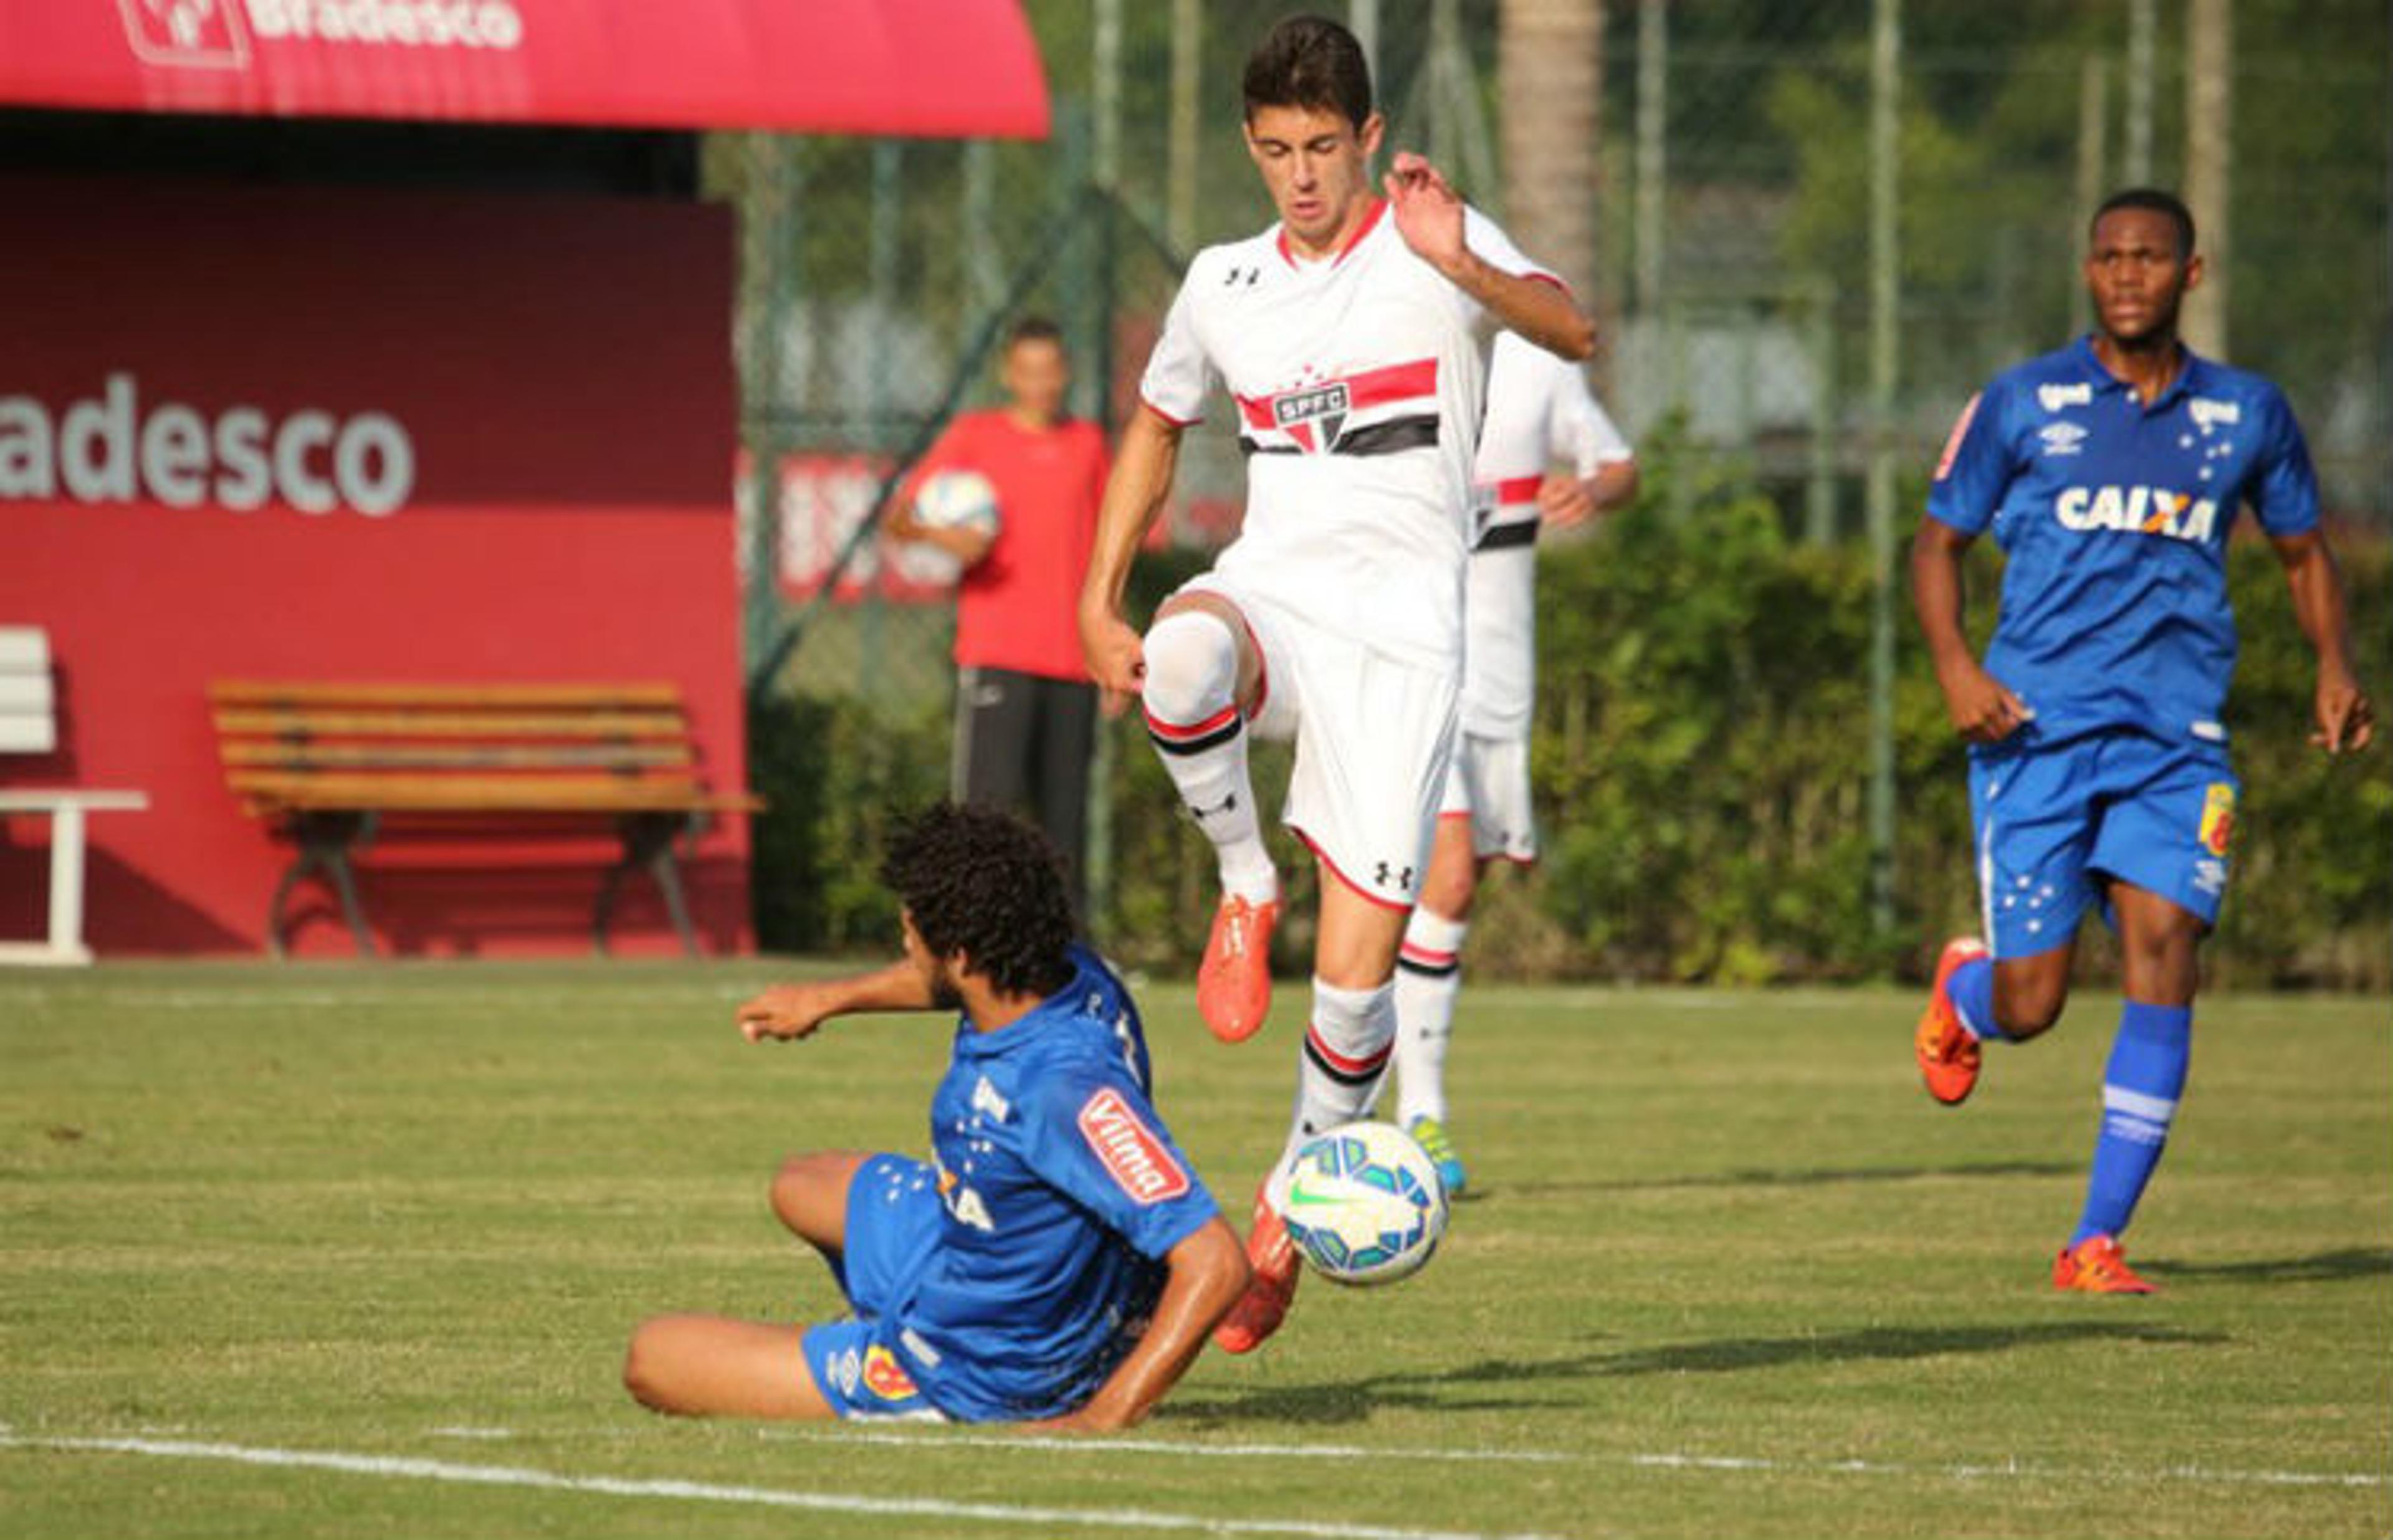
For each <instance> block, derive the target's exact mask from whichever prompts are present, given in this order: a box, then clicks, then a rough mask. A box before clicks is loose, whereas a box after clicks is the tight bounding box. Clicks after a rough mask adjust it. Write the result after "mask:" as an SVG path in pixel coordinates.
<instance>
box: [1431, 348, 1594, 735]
mask: <svg viewBox="0 0 2393 1540" xmlns="http://www.w3.org/2000/svg"><path fill="white" fill-rule="evenodd" d="M1629 458H1630V454H1629V450H1628V440H1627V439H1625V438H1623V437H1621V436H1620V430H1619V429H1618V428H1616V427H1615V426H1613V425H1612V419H1611V418H1609V417H1607V416H1605V415H1604V412H1603V408H1602V407H1601V406H1599V405H1597V404H1596V399H1595V397H1594V395H1593V394H1592V393H1591V392H1589V389H1588V387H1587V376H1586V375H1585V374H1583V373H1581V372H1579V368H1578V366H1577V365H1576V364H1574V363H1571V362H1568V361H1567V360H1565V359H1558V358H1556V357H1554V356H1553V355H1552V354H1551V353H1549V352H1547V351H1546V350H1545V349H1544V348H1542V347H1539V346H1536V344H1535V343H1532V342H1528V341H1526V340H1524V339H1523V338H1521V337H1517V336H1514V335H1513V334H1512V333H1509V332H1508V333H1503V334H1502V335H1500V336H1498V337H1497V339H1496V347H1495V352H1494V355H1493V358H1492V359H1491V360H1490V362H1489V364H1488V367H1487V420H1486V424H1485V425H1484V427H1482V428H1481V430H1480V434H1479V459H1478V462H1477V463H1476V465H1475V466H1474V468H1473V469H1474V475H1473V476H1472V479H1473V481H1474V482H1475V484H1476V485H1475V489H1474V490H1475V494H1476V500H1477V504H1476V505H1477V515H1478V521H1477V529H1476V538H1475V539H1474V541H1473V542H1472V545H1471V586H1470V599H1469V614H1470V643H1469V649H1470V650H1469V654H1468V662H1467V664H1466V665H1465V668H1464V671H1463V684H1462V726H1463V730H1464V731H1465V732H1470V733H1476V734H1479V735H1481V736H1482V737H1510V736H1512V735H1514V734H1518V733H1524V732H1526V731H1528V728H1529V711H1530V707H1531V705H1532V703H1533V701H1534V700H1535V698H1536V683H1537V672H1536V671H1537V636H1536V610H1537V517H1538V515H1537V487H1538V485H1539V483H1541V482H1543V481H1544V479H1545V476H1546V467H1547V466H1549V465H1551V464H1553V463H1555V462H1557V461H1560V462H1562V463H1564V464H1567V465H1571V466H1573V467H1575V468H1576V474H1577V475H1578V476H1580V477H1581V478H1582V479H1584V478H1585V477H1588V476H1593V475H1594V474H1595V473H1596V470H1597V469H1598V468H1599V467H1600V466H1603V465H1609V464H1615V463H1618V462H1620V461H1623V460H1627V459H1629Z"/></svg>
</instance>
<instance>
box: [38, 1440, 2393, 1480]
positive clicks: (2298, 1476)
mask: <svg viewBox="0 0 2393 1540" xmlns="http://www.w3.org/2000/svg"><path fill="white" fill-rule="evenodd" d="M180 1431H182V1430H181V1429H146V1430H145V1432H146V1433H148V1434H150V1435H151V1440H150V1442H156V1438H157V1436H160V1435H163V1434H165V1433H169V1432H180ZM426 1433H427V1436H429V1437H432V1438H443V1439H470V1440H475V1441H479V1442H504V1441H507V1440H511V1439H518V1438H528V1439H539V1438H543V1437H546V1436H548V1435H546V1434H545V1433H539V1432H534V1433H519V1432H517V1431H516V1430H514V1429H506V1428H485V1427H460V1426H448V1427H441V1428H434V1429H427V1430H426ZM755 1433H756V1437H757V1438H758V1439H759V1440H762V1441H769V1442H790V1443H824V1444H867V1445H877V1446H883V1447H890V1448H901V1449H904V1448H911V1449H921V1448H922V1447H924V1446H925V1445H930V1446H953V1447H956V1448H961V1449H998V1450H1007V1451H1012V1452H1015V1453H1021V1454H1040V1455H1066V1456H1070V1455H1100V1456H1105V1455H1116V1456H1118V1455H1164V1456H1169V1457H1171V1458H1182V1459H1211V1460H1251V1461H1266V1460H1346V1461H1356V1460H1365V1459H1378V1460H1391V1459H1392V1460H1397V1461H1401V1462H1403V1463H1405V1464H1408V1465H1410V1464H1452V1465H1483V1466H1501V1465H1528V1466H1621V1467H1627V1468H1630V1469H1637V1470H1698V1471H1718V1472H1731V1473H1733V1472H1749V1473H1753V1474H1759V1475H1782V1476H1876V1477H1911V1478H1914V1479H1923V1480H1931V1481H2044V1482H2053V1481H2102V1482H2115V1481H2177V1482H2185V1483H2190V1484H2195V1485H2210V1486H2282V1487H2347V1488H2353V1489H2365V1490H2381V1489H2385V1488H2388V1487H2393V1474H2388V1473H2386V1472H2382V1471H2337V1470H2247V1469H2240V1468H2231V1467H2218V1466H2206V1465H2193V1464H2187V1465H2171V1466H2162V1467H2158V1468H2123V1467H2110V1468H2080V1467H2074V1466H2054V1465H2035V1464H2025V1463H2021V1462H2020V1461H2018V1460H2006V1461H2003V1462H2001V1463H1999V1464H1953V1465H1908V1464H1903V1463H1902V1462H1899V1461H1893V1460H1863V1459H1848V1460H1780V1459H1770V1458H1766V1457H1763V1456H1759V1455H1692V1454H1684V1453H1676V1454H1652V1453H1638V1452H1635V1451H1630V1452H1628V1453H1622V1454H1605V1453H1600V1452H1565V1451H1563V1450H1550V1449H1452V1448H1445V1449H1393V1448H1384V1447H1374V1446H1371V1445H1367V1444H1346V1443H1303V1444H1280V1443H1196V1442H1185V1441H1174V1440H1170V1439H1149V1438H1137V1437H1131V1438H1118V1439H1105V1438H1031V1437H1025V1436H1022V1435H1018V1434H1005V1433H967V1432H959V1431H946V1430H938V1429H927V1428H926V1429H919V1430H917V1431H915V1432H910V1433H900V1432H888V1431H883V1430H879V1429H870V1428H857V1427H848V1426H843V1427H839V1428H824V1429H809V1428H785V1427H765V1428H759V1429H755ZM566 1436H569V1437H570V1438H571V1439H572V1441H573V1442H576V1443H582V1444H586V1443H590V1442H602V1441H605V1440H607V1439H608V1438H609V1437H610V1436H615V1437H621V1438H623V1439H627V1440H628V1439H633V1438H645V1437H646V1436H647V1434H646V1433H645V1431H644V1430H640V1429H582V1430H581V1431H579V1432H575V1433H572V1434H570V1435H566ZM9 1442H27V1443H30V1442H42V1441H39V1440H36V1439H33V1438H31V1437H30V1436H24V1435H14V1434H12V1433H11V1432H10V1431H9V1430H8V1429H7V1428H6V1427H0V1447H5V1446H6V1445H7V1444H8V1443H9Z"/></svg>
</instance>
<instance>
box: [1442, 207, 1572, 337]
mask: <svg viewBox="0 0 2393 1540" xmlns="http://www.w3.org/2000/svg"><path fill="white" fill-rule="evenodd" d="M1462 243H1463V244H1464V245H1466V246H1468V247H1470V248H1471V255H1473V256H1475V257H1477V258H1479V260H1480V261H1482V262H1484V263H1486V264H1487V265H1488V266H1489V267H1491V268H1495V269H1496V270H1497V271H1498V272H1505V273H1510V274H1511V275H1512V276H1513V277H1514V278H1534V279H1539V280H1542V281H1545V282H1548V283H1550V284H1552V285H1554V287H1556V288H1558V289H1561V290H1562V291H1563V293H1565V294H1567V293H1569V292H1570V285H1569V284H1567V283H1564V282H1563V281H1562V280H1561V279H1560V278H1559V277H1557V276H1556V275H1555V274H1554V273H1553V272H1552V271H1551V270H1550V269H1549V268H1545V267H1542V266H1540V265H1539V264H1537V263H1536V262H1532V261H1531V260H1529V258H1528V256H1527V254H1524V253H1523V251H1522V250H1521V248H1520V247H1518V246H1516V245H1514V244H1512V238H1511V237H1510V236H1509V235H1506V234H1505V233H1504V231H1503V228H1502V227H1501V226H1499V225H1497V223H1496V221H1495V220H1493V219H1490V218H1488V217H1487V216H1486V215H1484V214H1482V213H1480V212H1479V211H1478V210H1477V209H1475V208H1472V207H1471V205H1470V204H1468V203H1465V204H1464V205H1463V206H1462ZM1466 297H1467V296H1466ZM1468 303H1469V304H1470V305H1471V307H1472V308H1473V309H1474V310H1477V311H1478V312H1479V323H1480V325H1481V326H1482V327H1486V326H1489V325H1492V324H1493V323H1494V319H1495V318H1493V317H1492V316H1489V315H1488V314H1487V312H1486V310H1485V308H1484V307H1482V306H1480V305H1479V303H1478V302H1477V301H1476V300H1469V301H1468Z"/></svg>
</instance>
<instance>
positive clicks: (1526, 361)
mask: <svg viewBox="0 0 2393 1540" xmlns="http://www.w3.org/2000/svg"><path fill="white" fill-rule="evenodd" d="M1557 463H1560V464H1566V465H1568V466H1570V467H1571V469H1570V471H1569V472H1568V473H1567V474H1562V473H1557V474H1553V475H1549V474H1548V470H1549V468H1550V467H1551V466H1553V465H1555V464H1557ZM1475 471H1476V476H1477V481H1478V486H1477V489H1476V491H1477V498H1478V501H1477V504H1476V508H1475V511H1474V529H1473V531H1472V539H1471V577H1470V587H1469V600H1468V604H1467V615H1468V626H1467V632H1466V634H1467V637H1468V643H1467V646H1466V648H1465V653H1464V666H1463V675H1462V737H1461V740H1460V741H1459V742H1458V744H1457V745H1456V746H1455V750H1454V759H1453V762H1452V763H1450V764H1449V765H1448V766H1447V769H1446V773H1445V802H1444V803H1443V804H1442V805H1441V806H1440V808H1439V810H1438V820H1437V835H1436V838H1435V840H1434V842H1432V845H1431V847H1430V857H1429V874H1428V875H1427V876H1426V877H1425V878H1424V879H1423V880H1422V881H1421V888H1420V901H1419V903H1418V904H1417V905H1416V906H1415V907H1414V908H1413V915H1412V919H1411V920H1410V921H1408V922H1407V923H1406V927H1405V941H1404V950H1403V952H1402V953H1401V954H1400V955H1399V956H1398V958H1397V959H1396V1050H1395V1067H1396V1091H1397V1102H1396V1118H1397V1121H1398V1122H1400V1123H1402V1124H1403V1125H1404V1127H1405V1129H1406V1131H1408V1132H1409V1133H1411V1135H1412V1136H1413V1138H1414V1139H1416V1140H1418V1141H1419V1142H1420V1146H1421V1148H1422V1149H1424V1150H1426V1151H1428V1152H1429V1155H1430V1158H1431V1159H1432V1160H1433V1161H1435V1162H1436V1163H1437V1174H1438V1176H1439V1177H1440V1178H1441V1179H1442V1180H1443V1181H1445V1190H1446V1192H1447V1193H1448V1194H1458V1193H1460V1192H1461V1191H1463V1189H1464V1187H1465V1186H1466V1185H1467V1184H1468V1182H1469V1181H1470V1175H1469V1172H1468V1170H1467V1168H1465V1167H1464V1166H1463V1164H1462V1157H1461V1156H1460V1155H1458V1154H1457V1153H1456V1152H1455V1148H1454V1140H1453V1137H1452V1135H1451V1134H1450V1133H1449V1132H1448V1130H1447V1129H1446V1121H1447V1119H1446V1106H1445V1051H1446V1044H1447V1041H1448V1039H1449V1036H1450V1034H1451V1033H1452V1031H1453V1026H1454V1002H1455V996H1456V994H1457V993H1458V990H1459V989H1460V988H1461V985H1462V961H1461V958H1462V939H1463V937H1464V935H1466V934H1467V933H1469V931H1470V928H1471V900H1472V898H1473V897H1474V896H1476V894H1477V893H1478V888H1479V880H1480V878H1481V877H1482V876H1483V875H1484V873H1485V871H1486V869H1487V867H1488V864H1489V863H1490V862H1494V861H1498V860H1502V861H1510V862H1513V863H1515V864H1517V865H1521V866H1527V865H1529V864H1530V863H1532V862H1534V861H1535V860H1536V858H1537V830H1536V820H1535V819H1534V818H1533V817H1532V816H1530V810H1529V717H1530V708H1531V706H1532V704H1533V703H1534V701H1535V698H1536V677H1537V633H1536V625H1537V529H1538V527H1539V526H1540V525H1541V524H1551V525H1552V526H1554V527H1555V528H1556V529H1569V528H1571V527H1572V526H1574V525H1578V524H1582V523H1584V522H1585V521H1586V520H1588V519H1589V518H1590V517H1592V516H1595V515H1596V514H1598V513H1602V512H1604V511H1606V510H1609V509H1612V508H1616V507H1619V506H1620V505H1621V504H1622V503H1624V502H1628V500H1629V499H1630V498H1632V497H1634V496H1636V495H1637V461H1636V459H1635V457H1634V456H1632V455H1631V454H1630V452H1629V449H1628V440H1627V439H1625V438H1623V437H1621V436H1620V430H1619V429H1618V428H1616V427H1615V426H1613V424H1612V419H1611V418H1610V417H1608V416H1606V415H1605V414H1604V411H1603V408H1602V407H1601V406H1599V405H1597V404H1596V399H1595V396H1594V394H1593V393H1592V392H1591V391H1589V389H1588V386H1587V376H1586V375H1585V374H1583V373H1581V372H1579V370H1578V368H1577V367H1576V365H1573V364H1570V363H1566V362H1564V361H1563V359H1558V358H1556V357H1555V356H1554V355H1552V354H1551V353H1549V352H1547V351H1546V350H1545V349H1544V348H1542V347H1537V346H1532V345H1531V344H1530V343H1528V342H1526V341H1524V340H1523V339H1522V338H1521V337H1519V336H1516V335H1514V334H1512V333H1505V334H1504V335H1502V336H1500V337H1497V339H1496V347H1495V351H1494V354H1493V356H1492V358H1491V359H1490V361H1489V363H1488V366H1487V418H1486V422H1485V424H1484V426H1483V427H1482V428H1481V429H1480V433H1479V459H1478V463H1477V465H1476V467H1475Z"/></svg>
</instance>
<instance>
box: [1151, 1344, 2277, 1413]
mask: <svg viewBox="0 0 2393 1540" xmlns="http://www.w3.org/2000/svg"><path fill="white" fill-rule="evenodd" d="M2229 1340H2230V1338H2228V1337H2226V1336H2225V1335H2223V1334H2221V1333H2217V1332H2190V1331H2186V1330H2183V1329H2181V1328H2179V1327H2176V1326H2165V1325H2149V1324H2145V1323H2140V1322H2135V1321H2053V1322H2038V1323H2034V1324H2032V1325H2015V1326H1985V1325H1970V1326H1956V1327H1909V1326H1871V1327H1867V1328H1864V1329H1863V1330H1860V1331H1849V1332H1835V1333H1830V1334H1827V1335H1824V1336H1817V1337H1727V1338H1720V1339H1718V1340H1716V1341H1710V1342H1687V1343H1680V1344H1678V1345H1676V1346H1673V1347H1666V1348H1641V1349H1638V1350H1635V1351H1623V1352H1593V1353H1573V1354H1569V1355H1567V1356H1563V1357H1559V1358H1548V1359H1520V1358H1491V1359H1484V1360H1482V1361H1480V1362H1479V1363H1476V1364H1466V1365H1464V1366H1462V1367H1460V1368H1456V1369H1445V1370H1440V1371H1437V1372H1434V1373H1423V1374H1389V1375H1376V1376H1372V1377H1366V1378H1362V1379H1352V1380H1344V1381H1340V1382H1339V1383H1337V1384H1323V1385H1285V1386H1273V1387H1270V1388H1268V1389H1262V1390H1249V1391H1247V1392H1246V1393H1244V1394H1236V1395H1226V1396H1218V1397H1208V1396H1206V1395H1205V1394H1204V1392H1202V1391H1192V1392H1189V1393H1187V1394H1186V1395H1184V1396H1183V1398H1181V1399H1179V1400H1175V1401H1172V1402H1170V1403H1166V1404H1165V1405H1163V1406H1162V1407H1161V1408H1160V1409H1158V1410H1157V1413H1156V1416H1157V1417H1158V1418H1168V1419H1170V1420H1172V1421H1181V1422H1187V1423H1190V1424H1194V1425H1196V1426H1197V1427H1200V1428H1201V1427H1214V1426H1220V1425H1223V1424H1227V1423H1237V1422H1294V1423H1307V1424H1312V1425H1315V1426H1318V1425H1322V1424H1330V1423H1347V1422H1362V1421H1364V1420H1366V1418H1367V1417H1369V1416H1370V1415H1371V1414H1372V1413H1373V1412H1375V1411H1384V1410H1387V1409H1390V1408H1416V1409H1420V1410H1426V1411H1436V1412H1449V1413H1450V1412H1491V1411H1524V1410H1534V1409H1536V1408H1539V1407H1545V1406H1550V1405H1551V1403H1550V1401H1547V1400H1537V1399H1530V1398H1523V1397H1507V1396H1504V1395H1502V1394H1500V1392H1501V1391H1502V1390H1505V1389H1506V1388H1508V1387H1525V1386H1530V1385H1550V1384H1558V1383H1567V1382H1572V1381H1590V1380H1602V1379H1611V1378H1619V1377H1634V1376H1641V1375H1678V1374H1734V1373H1741V1372H1744V1371H1746V1370H1754V1369H1775V1368H1782V1367H1785V1366H1786V1365H1788V1364H1805V1365H1815V1364H1837V1363H1850V1362H1856V1361H1862V1360H1876V1361H1878V1362H1902V1361H1904V1360H1908V1359H1916V1358H1932V1357H1937V1356H1939V1355H1942V1354H1946V1353H1995V1352H2010V1351H2015V1350H2017V1349H2021V1348H2042V1347H2050V1346H2053V1345H2055V1344H2059V1343H2068V1342H2087V1341H2108V1342H2144V1343H2160V1344H2167V1345H2180V1346H2197V1347H2199V1346H2207V1345H2210V1344H2215V1343H2220V1342H2225V1341H2229ZM1474 1391H1476V1392H1482V1393H1476V1394H1474V1393H1473V1392H1474Z"/></svg>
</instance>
